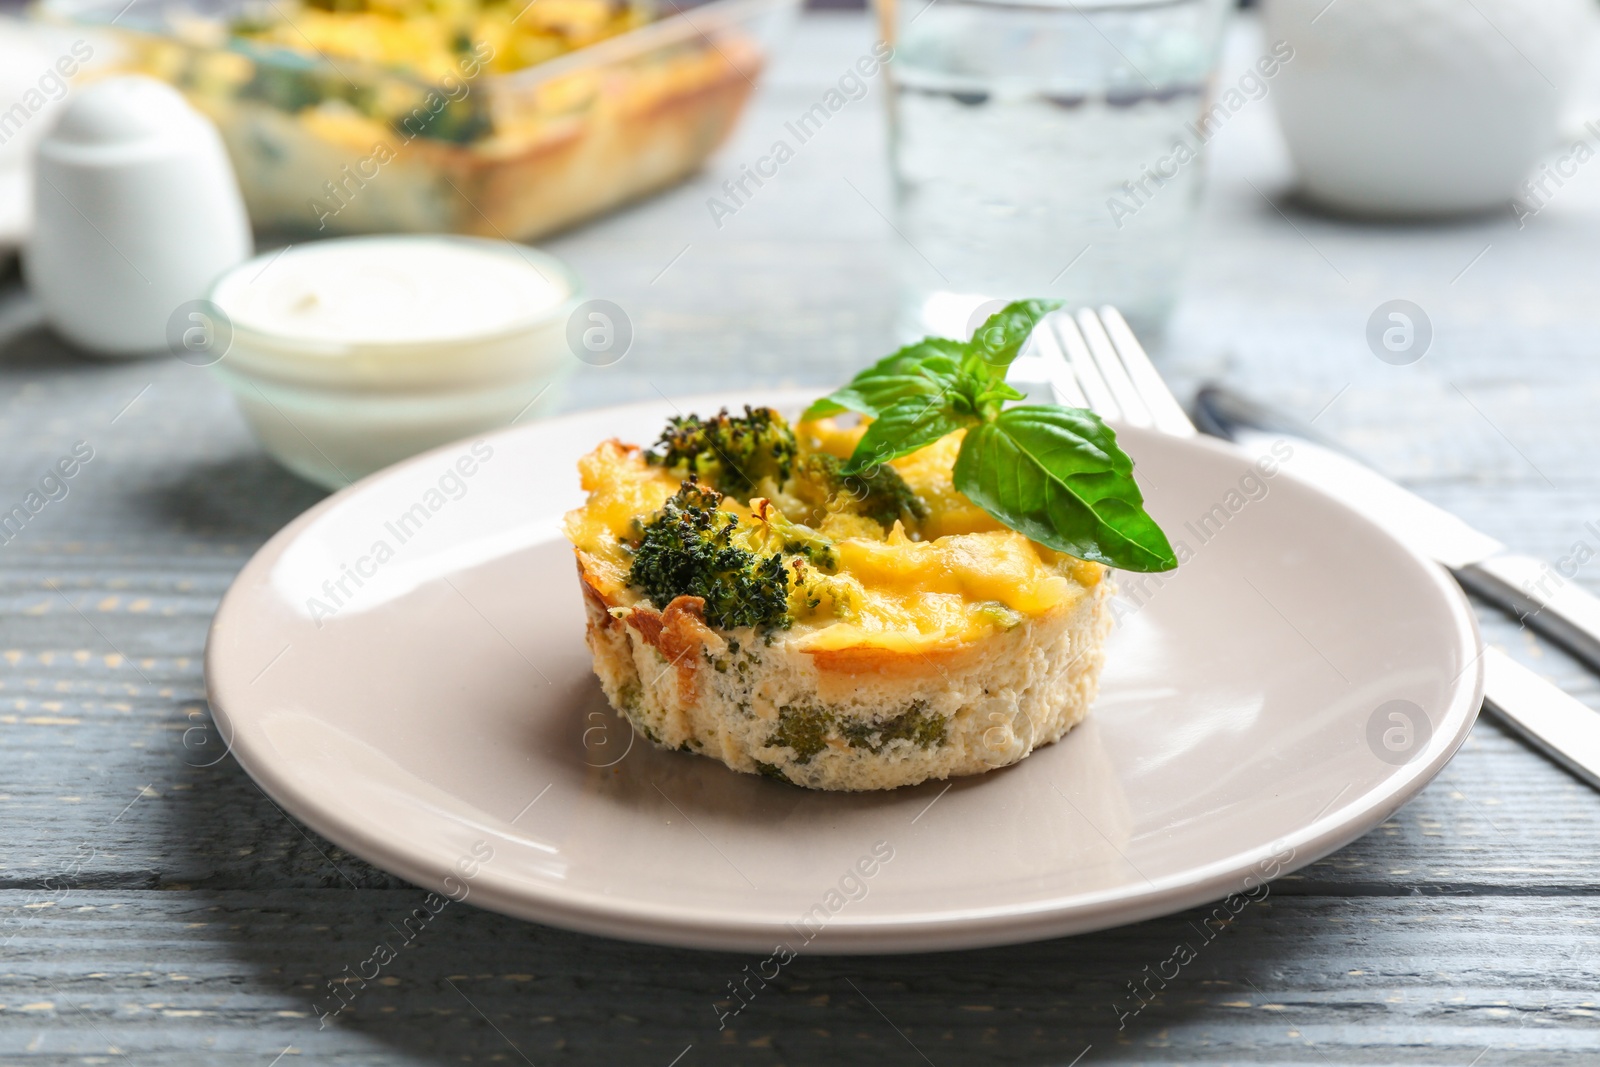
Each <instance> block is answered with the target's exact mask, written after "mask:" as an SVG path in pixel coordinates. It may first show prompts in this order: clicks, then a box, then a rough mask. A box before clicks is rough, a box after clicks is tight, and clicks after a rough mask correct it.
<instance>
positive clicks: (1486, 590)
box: [1455, 552, 1600, 671]
mask: <svg viewBox="0 0 1600 1067" xmlns="http://www.w3.org/2000/svg"><path fill="white" fill-rule="evenodd" d="M1574 573H1576V571H1575V570H1574ZM1455 576H1456V580H1457V581H1459V582H1460V583H1461V584H1462V585H1463V586H1464V587H1465V588H1466V589H1467V590H1468V591H1469V592H1473V593H1476V594H1478V595H1479V596H1481V597H1483V598H1484V599H1485V600H1489V601H1493V602H1494V603H1495V604H1498V605H1499V606H1501V607H1503V608H1505V609H1506V610H1508V611H1510V612H1512V613H1514V614H1515V615H1516V616H1517V618H1518V619H1520V620H1521V621H1522V622H1525V623H1527V624H1528V625H1529V626H1531V627H1533V628H1534V629H1535V630H1538V631H1539V632H1540V633H1542V634H1544V635H1545V636H1546V637H1548V638H1550V639H1551V640H1552V641H1554V642H1556V643H1557V644H1559V645H1561V646H1563V647H1564V648H1566V649H1567V650H1568V651H1570V652H1571V653H1572V654H1573V655H1574V656H1577V657H1578V658H1579V659H1581V660H1583V662H1584V663H1586V664H1587V665H1588V666H1589V667H1591V668H1593V669H1594V670H1596V671H1600V598H1596V597H1594V596H1592V595H1590V594H1589V593H1588V592H1586V591H1584V589H1583V588H1582V587H1580V586H1579V585H1578V583H1577V582H1575V581H1573V580H1572V579H1571V578H1569V577H1566V576H1564V575H1563V574H1562V573H1561V571H1560V570H1559V569H1558V568H1557V567H1556V566H1554V565H1553V564H1550V563H1546V562H1545V561H1544V560H1540V559H1534V558H1533V557H1532V556H1521V555H1517V554H1516V553H1514V552H1502V553H1499V554H1498V555H1493V556H1490V557H1489V558H1487V559H1483V560H1479V561H1478V562H1477V563H1472V564H1468V565H1467V566H1465V567H1462V568H1460V569H1458V570H1456V571H1455Z"/></svg>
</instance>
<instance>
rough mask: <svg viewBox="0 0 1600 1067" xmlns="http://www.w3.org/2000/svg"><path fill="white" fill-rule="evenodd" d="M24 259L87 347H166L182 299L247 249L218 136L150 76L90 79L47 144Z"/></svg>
mask: <svg viewBox="0 0 1600 1067" xmlns="http://www.w3.org/2000/svg"><path fill="white" fill-rule="evenodd" d="M35 174H36V179H35V182H34V226H33V234H32V237H31V238H30V240H29V242H28V245H27V249H26V252H25V256H24V261H23V267H24V272H25V275H26V278H27V281H28V285H29V288H30V289H32V291H33V294H34V296H35V298H37V299H38V301H39V302H40V304H42V305H43V307H44V311H45V315H46V317H47V318H48V319H49V321H50V324H51V326H53V327H54V328H55V329H56V331H57V332H58V333H60V334H61V335H62V336H63V337H66V338H67V339H68V340H70V341H72V342H73V343H74V344H77V345H79V346H81V347H83V348H85V349H88V350H90V351H93V352H96V353H100V354H103V355H113V356H132V355H145V354H149V353H154V352H159V351H164V350H166V349H167V348H168V346H169V340H168V324H169V322H172V321H174V320H175V318H176V319H177V320H181V321H182V324H183V325H187V319H185V318H184V317H183V316H182V314H181V311H182V309H183V307H184V305H185V304H187V303H189V302H191V301H195V300H198V299H200V298H201V297H203V296H205V294H206V291H207V289H208V288H209V287H210V285H211V282H212V281H213V280H214V279H215V278H216V277H217V276H218V275H219V274H221V273H222V272H223V271H224V270H226V269H227V268H229V267H231V266H233V265H234V264H236V263H239V262H241V261H243V260H244V259H246V258H248V257H249V256H250V253H251V236H250V223H249V219H248V217H247V216H246V214H245V209H244V201H243V199H242V198H241V197H240V195H239V183H238V181H237V179H235V177H234V174H233V169H232V167H231V166H230V165H229V163H228V157H227V153H226V151H225V150H224V149H223V146H222V139H221V138H220V137H219V136H218V135H217V131H216V129H215V128H214V127H213V126H212V125H211V123H210V122H209V121H207V120H206V119H205V118H204V117H203V116H202V115H200V113H199V112H197V111H195V110H194V109H193V108H191V107H190V106H189V105H188V103H186V102H185V101H184V99H183V97H182V96H181V95H179V93H178V92H177V91H176V90H175V89H173V88H171V87H170V86H168V85H165V84H163V83H161V82H158V81H155V80H153V79H151V78H144V77H138V76H126V77H116V78H108V79H106V80H104V81H100V82H96V83H94V84H93V85H90V86H88V87H86V88H84V89H83V91H82V92H80V93H79V94H78V95H77V96H76V97H75V98H74V99H73V101H72V103H71V104H70V105H69V106H68V107H67V109H66V111H65V112H64V113H63V114H62V116H61V120H60V121H59V122H58V123H57V124H56V127H55V128H54V129H53V130H52V131H51V132H50V134H49V135H48V136H47V137H46V138H45V139H44V140H43V141H42V142H41V143H40V145H39V149H38V154H37V157H36V170H35Z"/></svg>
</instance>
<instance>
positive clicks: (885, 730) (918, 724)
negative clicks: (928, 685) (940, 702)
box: [841, 700, 950, 753]
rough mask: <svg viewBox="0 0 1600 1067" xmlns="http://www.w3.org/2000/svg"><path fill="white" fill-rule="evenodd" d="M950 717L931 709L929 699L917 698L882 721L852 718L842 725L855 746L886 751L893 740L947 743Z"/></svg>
mask: <svg viewBox="0 0 1600 1067" xmlns="http://www.w3.org/2000/svg"><path fill="white" fill-rule="evenodd" d="M949 726H950V720H949V719H946V718H945V717H944V716H943V715H934V714H932V713H930V712H929V711H928V703H927V701H925V700H914V701H912V702H911V704H910V705H909V706H907V708H906V710H905V711H902V712H901V713H900V714H899V715H896V716H893V717H892V718H888V719H883V720H881V721H879V722H865V723H863V722H851V723H845V724H844V725H843V727H842V728H841V732H842V733H843V734H844V738H845V740H846V741H847V742H848V743H849V744H850V747H852V748H865V749H870V750H871V751H872V752H874V753H878V752H882V751H883V750H884V749H885V748H887V747H888V746H889V743H890V742H891V741H910V742H911V743H913V744H915V745H916V746H917V747H918V748H932V747H934V746H935V745H942V744H944V739H945V733H946V731H947V730H948V729H949Z"/></svg>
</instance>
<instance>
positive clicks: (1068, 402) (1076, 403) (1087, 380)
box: [1029, 305, 1195, 437]
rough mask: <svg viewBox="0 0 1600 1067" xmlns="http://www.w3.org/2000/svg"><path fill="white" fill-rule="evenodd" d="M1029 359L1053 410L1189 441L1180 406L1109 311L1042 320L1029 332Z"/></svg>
mask: <svg viewBox="0 0 1600 1067" xmlns="http://www.w3.org/2000/svg"><path fill="white" fill-rule="evenodd" d="M1029 354H1030V355H1033V356H1034V357H1035V358H1036V360H1037V362H1036V364H1035V367H1036V368H1037V372H1038V373H1040V374H1041V376H1042V377H1043V378H1044V380H1045V382H1047V383H1048V384H1049V386H1050V391H1051V393H1052V394H1054V396H1055V399H1056V403H1058V404H1063V405H1065V406H1067V407H1073V408H1088V409H1089V410H1090V411H1093V412H1094V413H1095V414H1096V415H1099V416H1100V417H1101V418H1102V419H1113V420H1116V421H1119V422H1123V423H1126V424H1127V425H1129V426H1138V427H1141V428H1146V429H1154V430H1159V431H1160V432H1161V433H1165V434H1171V435H1173V436H1174V437H1193V436H1195V428H1194V423H1192V422H1190V421H1189V416H1188V415H1187V414H1185V413H1184V410H1183V405H1181V404H1179V403H1178V399H1177V397H1175V396H1173V395H1172V390H1171V389H1168V388H1167V383H1166V382H1164V381H1163V380H1162V379H1161V373H1160V372H1159V371H1157V370H1156V368H1155V365H1154V364H1153V363H1151V362H1150V357H1149V356H1148V355H1146V354H1145V350H1144V346H1142V345H1141V344H1139V339H1138V338H1137V337H1135V336H1134V335H1133V330H1131V329H1129V327H1128V323H1127V320H1125V319H1124V318H1123V317H1122V313H1121V312H1120V311H1118V310H1117V309H1116V308H1114V307H1111V306H1110V305H1107V306H1105V307H1102V308H1101V309H1100V310H1099V311H1098V312H1096V311H1094V310H1093V309H1091V308H1083V309H1082V310H1080V311H1079V312H1078V313H1077V315H1076V316H1073V315H1069V314H1067V313H1066V312H1065V311H1057V312H1054V313H1053V314H1051V315H1049V316H1047V317H1046V318H1045V320H1044V321H1043V322H1041V323H1040V324H1039V326H1038V328H1037V329H1035V330H1034V331H1033V338H1032V341H1031V344H1030V345H1029Z"/></svg>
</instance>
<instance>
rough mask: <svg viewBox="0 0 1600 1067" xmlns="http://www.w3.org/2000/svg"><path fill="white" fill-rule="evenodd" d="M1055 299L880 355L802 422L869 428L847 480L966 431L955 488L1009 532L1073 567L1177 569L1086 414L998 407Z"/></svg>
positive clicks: (1113, 451)
mask: <svg viewBox="0 0 1600 1067" xmlns="http://www.w3.org/2000/svg"><path fill="white" fill-rule="evenodd" d="M1059 306H1060V302H1059V301H1052V300H1019V301H1017V302H1016V303H1013V304H1009V305H1007V306H1006V307H1004V308H1002V309H1001V310H1000V311H999V312H997V313H996V314H994V315H992V316H990V318H989V319H988V320H987V321H986V322H985V323H984V324H983V326H982V327H980V328H979V329H978V332H977V333H975V334H973V337H972V340H970V341H967V342H965V343H963V342H960V341H952V340H949V339H947V338H942V337H928V338H924V339H923V340H921V341H918V342H917V343H915V344H912V345H907V346H906V347H904V348H902V349H900V350H899V351H898V352H895V353H894V354H893V355H889V356H885V357H884V358H883V359H881V360H879V361H878V362H877V363H875V364H873V365H872V366H871V367H868V368H867V369H866V370H864V371H862V372H861V373H860V374H857V375H856V376H855V378H853V379H852V380H851V381H850V384H848V385H846V386H845V387H844V388H842V389H839V390H837V391H836V392H834V393H831V394H830V395H828V396H826V397H824V398H822V399H821V400H818V401H817V402H816V403H814V404H812V405H811V407H809V408H808V409H806V413H805V415H804V418H807V419H815V418H821V417H823V416H825V415H837V414H840V413H842V412H845V411H854V412H856V413H858V414H861V415H866V416H868V417H870V418H871V419H872V420H873V421H872V422H871V424H870V425H869V426H868V427H867V432H866V434H865V435H864V436H863V437H862V438H861V441H860V443H858V444H857V445H856V449H855V452H853V453H852V454H851V456H850V459H849V460H848V461H847V462H846V464H845V467H844V473H846V474H859V473H861V472H862V471H864V470H868V469H870V468H872V467H876V466H878V465H881V464H884V463H888V462H889V461H890V460H892V459H897V458H899V457H900V456H904V455H909V454H910V453H912V452H915V451H917V450H918V449H920V448H925V447H927V446H928V445H931V444H933V443H934V442H935V441H937V440H939V439H940V438H941V437H944V436H945V435H947V434H950V433H953V432H955V431H956V430H960V429H965V430H966V431H967V434H966V437H965V438H963V440H962V442H961V451H960V453H959V454H958V455H957V457H956V465H955V472H954V474H955V487H956V489H957V490H958V491H960V492H961V493H962V494H964V495H965V496H966V497H967V499H969V500H971V501H972V502H973V503H974V504H976V505H978V506H979V507H980V508H982V509H983V510H984V511H986V512H988V513H989V514H990V515H993V516H994V517H995V518H996V519H998V520H1000V521H1001V522H1002V523H1004V524H1005V525H1007V526H1009V527H1010V528H1011V529H1013V530H1016V531H1017V532H1018V533H1021V534H1023V535H1024V536H1026V537H1029V538H1031V539H1032V540H1034V541H1037V542H1039V543H1040V544H1042V545H1048V546H1049V547H1050V548H1054V549H1056V550H1058V551H1061V552H1066V553H1068V554H1069V555H1073V556H1077V557H1078V558H1080V559H1087V560H1095V561H1097V562H1100V563H1104V564H1107V565H1108V566H1112V567H1118V568H1121V569H1122V570H1127V571H1166V570H1171V569H1172V568H1174V567H1176V566H1177V565H1178V560H1177V557H1176V556H1175V555H1174V554H1173V551H1172V546H1171V544H1169V543H1168V541H1167V537H1166V534H1164V533H1162V532H1161V527H1159V526H1157V525H1156V523H1155V520H1153V519H1152V518H1150V516H1149V515H1148V514H1146V513H1145V510H1144V497H1143V496H1142V495H1141V494H1140V493H1139V486H1138V484H1137V483H1136V482H1135V481H1134V479H1133V460H1131V459H1129V458H1128V456H1127V454H1126V453H1125V452H1123V451H1122V449H1121V448H1119V447H1117V435H1116V434H1115V433H1114V432H1112V430H1111V428H1110V427H1109V426H1107V425H1106V424H1105V423H1104V422H1102V421H1101V420H1100V417H1099V416H1098V415H1095V414H1094V413H1093V412H1089V411H1084V410H1082V409H1080V408H1066V407H1058V406H1056V405H1053V404H1021V405H1014V406H1012V407H1006V406H1005V404H1006V402H1007V401H1010V400H1021V399H1023V394H1022V393H1020V392H1018V391H1017V390H1016V389H1014V388H1012V387H1011V386H1010V385H1007V384H1006V380H1005V378H1006V372H1007V370H1009V369H1010V367H1011V362H1012V361H1013V360H1014V359H1016V358H1017V354H1018V353H1019V352H1020V351H1022V346H1023V345H1024V344H1026V343H1027V340H1028V335H1029V334H1031V333H1032V332H1033V329H1034V327H1035V326H1037V325H1038V323H1039V320H1040V319H1042V318H1044V317H1045V316H1046V315H1048V314H1049V313H1050V312H1052V311H1054V310H1055V309H1056V308H1057V307H1059Z"/></svg>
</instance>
